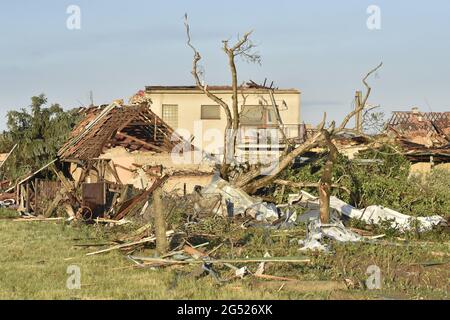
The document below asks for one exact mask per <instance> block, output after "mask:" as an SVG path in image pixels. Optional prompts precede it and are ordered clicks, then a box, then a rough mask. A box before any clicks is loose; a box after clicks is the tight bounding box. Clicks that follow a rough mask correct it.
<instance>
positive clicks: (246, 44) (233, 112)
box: [184, 15, 261, 179]
mask: <svg viewBox="0 0 450 320" xmlns="http://www.w3.org/2000/svg"><path fill="white" fill-rule="evenodd" d="M184 25H185V27H186V34H187V45H188V46H189V47H190V48H191V49H192V51H193V52H194V59H193V64H192V71H191V73H192V75H193V77H194V79H195V82H196V85H197V87H198V88H199V89H200V90H202V91H203V92H204V93H205V94H206V95H207V96H208V97H209V98H210V99H212V100H213V101H214V102H216V103H217V104H218V105H219V106H221V107H222V109H223V110H224V112H225V115H226V118H227V125H226V127H225V133H226V134H225V135H224V151H223V160H222V165H221V170H220V171H221V172H220V173H221V176H222V177H223V178H224V179H227V178H228V176H229V168H230V163H232V162H233V161H234V158H235V151H236V135H237V132H238V129H239V123H240V122H239V98H238V94H239V85H238V75H237V70H236V58H237V57H242V58H243V59H245V60H247V61H250V62H256V63H261V56H260V55H259V54H258V53H256V52H254V49H255V45H254V44H253V42H252V41H251V40H250V36H251V34H252V31H249V32H246V33H245V34H244V36H243V37H242V38H238V41H237V42H236V43H235V44H234V45H230V43H229V42H230V41H229V40H224V41H222V44H223V47H222V49H223V51H224V52H225V54H226V55H227V57H228V65H229V67H230V72H231V88H232V92H233V93H232V105H231V108H230V106H229V105H228V104H227V103H226V102H225V101H223V99H221V98H220V97H218V96H217V95H215V94H214V93H212V92H211V91H210V90H209V89H208V85H207V84H206V83H205V82H204V80H203V81H202V79H201V76H202V73H201V72H200V70H199V62H200V60H201V59H202V56H201V55H200V53H199V52H198V50H197V49H196V48H195V47H194V45H193V44H192V41H191V32H190V26H189V23H188V17H187V15H185V22H184Z"/></svg>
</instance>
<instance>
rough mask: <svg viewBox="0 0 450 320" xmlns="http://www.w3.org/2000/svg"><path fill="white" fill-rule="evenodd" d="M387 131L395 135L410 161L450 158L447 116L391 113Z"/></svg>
mask: <svg viewBox="0 0 450 320" xmlns="http://www.w3.org/2000/svg"><path fill="white" fill-rule="evenodd" d="M387 129H388V131H390V132H393V133H394V134H395V135H396V138H397V141H398V142H399V143H400V145H401V146H402V147H403V149H405V150H406V151H405V154H406V156H408V158H410V159H411V160H423V159H426V158H427V157H429V156H432V155H433V156H438V157H439V158H442V159H447V160H446V161H448V159H449V158H450V112H419V111H418V110H417V109H413V110H412V111H407V112H405V111H396V112H393V115H392V118H391V119H390V120H389V122H388V126H387Z"/></svg>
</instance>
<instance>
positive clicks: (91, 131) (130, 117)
mask: <svg viewBox="0 0 450 320" xmlns="http://www.w3.org/2000/svg"><path fill="white" fill-rule="evenodd" d="M81 112H82V113H83V115H84V118H83V119H82V120H81V121H80V122H79V124H78V125H77V126H76V127H75V128H74V129H73V131H72V133H71V135H70V138H69V141H67V142H66V143H65V144H64V146H63V147H62V148H61V149H60V150H59V151H58V156H59V157H60V159H63V160H68V159H78V160H90V159H94V158H98V157H99V156H100V155H101V154H102V153H103V152H104V150H105V149H109V148H113V147H116V146H122V147H125V148H126V149H127V150H130V151H136V150H142V151H143V150H146V151H153V152H171V151H172V149H173V148H174V146H175V145H177V144H179V143H180V142H183V143H186V141H184V140H183V138H182V137H180V136H179V135H177V134H176V133H175V132H174V130H173V129H172V128H171V127H170V126H169V125H167V124H166V123H165V122H164V121H163V120H162V119H161V118H159V117H158V116H157V115H156V114H155V113H153V112H152V111H151V110H150V108H149V107H148V105H147V104H141V105H131V106H121V105H119V104H117V103H113V104H110V105H108V106H100V107H89V108H86V109H83V110H81Z"/></svg>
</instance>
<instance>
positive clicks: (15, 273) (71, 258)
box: [0, 211, 449, 299]
mask: <svg viewBox="0 0 450 320" xmlns="http://www.w3.org/2000/svg"><path fill="white" fill-rule="evenodd" d="M13 215H14V214H13V213H11V212H8V211H2V212H1V213H0V299H335V298H344V299H346V298H349V299H370V298H373V299H385V298H412V299H420V298H425V299H427V298H438V299H447V298H448V283H449V282H448V280H449V273H448V270H449V268H448V260H449V259H448V258H449V256H448V253H449V242H448V241H447V240H446V241H442V240H439V241H436V242H435V243H427V244H426V246H407V247H405V246H402V247H396V246H380V245H367V244H366V245H364V244H356V245H346V246H336V253H335V254H334V255H323V254H321V255H313V256H311V259H312V262H311V264H310V265H308V266H291V265H289V266H286V265H281V266H280V265H271V266H269V268H268V271H267V272H268V273H270V274H276V275H283V276H289V277H295V278H297V279H301V280H314V281H317V280H338V281H342V280H344V279H351V280H352V281H353V282H355V283H356V284H357V282H358V279H359V280H361V279H363V278H364V273H365V269H366V268H367V266H368V265H370V264H377V265H378V266H380V268H381V271H382V275H383V278H382V279H383V288H382V290H366V289H362V288H361V287H358V286H357V285H356V287H355V288H356V289H350V290H340V291H333V292H327V291H316V290H313V289H312V290H311V291H309V292H298V291H297V290H295V288H294V289H292V288H288V286H286V288H285V287H282V286H279V287H278V286H277V285H275V286H274V285H272V284H273V283H271V284H270V285H269V283H270V282H268V281H265V280H255V279H253V278H250V277H248V278H246V279H244V280H241V279H235V280H233V281H231V282H229V283H226V284H218V283H216V282H215V281H214V279H213V278H212V277H210V276H206V277H202V278H195V277H194V276H193V275H191V274H190V272H191V271H192V269H191V267H189V266H188V267H186V266H184V267H172V268H170V269H169V268H167V269H159V270H158V269H156V270H152V269H149V268H134V267H133V262H131V261H129V260H128V259H127V258H126V257H125V256H124V254H123V253H121V252H118V251H113V252H109V253H105V254H100V255H95V256H86V255H85V254H86V253H88V252H91V251H95V250H97V249H99V248H103V247H101V246H100V247H77V246H75V245H76V244H83V243H84V244H86V243H89V244H92V243H99V244H102V243H107V242H108V241H109V240H108V238H109V233H107V232H105V230H104V227H95V226H70V225H65V224H64V223H62V222H14V221H12V219H11V218H12V217H13ZM277 241H278V240H277ZM286 243H287V242H286ZM271 245H274V244H271ZM271 245H267V246H268V247H267V248H266V249H267V250H268V251H270V250H272V249H271V247H270V246H271ZM293 246H295V244H294V245H293ZM274 250H275V249H274ZM146 254H147V255H149V254H150V252H149V250H147V252H146ZM71 265H75V266H78V267H80V270H81V289H73V290H69V289H67V286H66V281H67V279H68V277H69V274H67V268H68V267H69V266H71ZM249 267H250V268H252V269H253V270H254V269H255V267H256V265H251V266H249ZM192 268H193V267H192Z"/></svg>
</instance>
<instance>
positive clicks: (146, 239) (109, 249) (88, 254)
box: [86, 230, 175, 256]
mask: <svg viewBox="0 0 450 320" xmlns="http://www.w3.org/2000/svg"><path fill="white" fill-rule="evenodd" d="M174 233H175V232H174V231H173V230H170V231H167V232H166V237H169V236H171V235H173V234H174ZM154 241H156V237H155V236H151V237H146V238H143V239H141V240H139V241H135V242H129V243H123V244H119V245H116V246H114V247H110V248H107V249H103V250H99V251H94V252H90V253H86V255H87V256H92V255H94V254H99V253H105V252H109V251H113V250H118V249H122V248H127V247H131V246H134V245H137V244H143V243H146V242H154Z"/></svg>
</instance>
